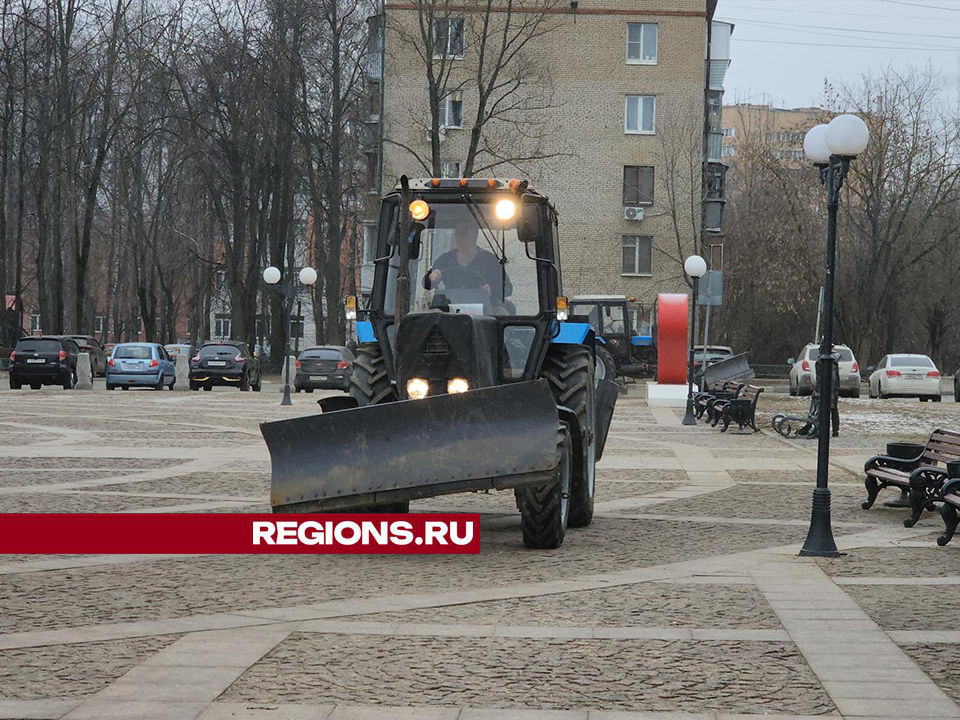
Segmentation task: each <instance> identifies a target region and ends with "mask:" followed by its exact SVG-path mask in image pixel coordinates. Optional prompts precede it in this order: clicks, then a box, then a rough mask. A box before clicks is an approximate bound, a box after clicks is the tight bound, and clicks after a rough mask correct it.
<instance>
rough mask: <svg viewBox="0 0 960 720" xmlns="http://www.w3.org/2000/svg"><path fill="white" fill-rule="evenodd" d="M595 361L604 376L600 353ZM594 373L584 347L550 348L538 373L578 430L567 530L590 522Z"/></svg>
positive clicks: (593, 484) (590, 355) (593, 475)
mask: <svg viewBox="0 0 960 720" xmlns="http://www.w3.org/2000/svg"><path fill="white" fill-rule="evenodd" d="M604 354H606V353H605V352H604ZM607 357H609V355H607ZM597 361H598V364H601V363H602V364H603V366H604V372H605V373H606V371H607V364H606V361H605V359H604V358H603V357H602V356H601V355H600V354H599V353H598V356H597ZM611 362H612V359H611ZM595 373H596V370H595V367H594V359H593V353H592V352H591V351H590V348H588V347H585V346H583V345H551V346H550V349H549V350H548V351H547V357H546V358H545V359H544V361H543V368H542V370H541V371H540V376H541V377H543V378H546V380H547V382H548V383H549V384H550V389H551V390H552V391H553V397H554V398H555V399H556V402H557V405H562V406H564V407H567V408H570V409H571V410H573V412H574V413H575V414H576V416H577V421H578V422H577V424H578V425H579V426H580V450H581V452H580V453H579V454H578V456H577V457H574V458H573V462H572V464H571V469H570V474H571V489H570V527H586V526H587V525H589V524H590V522H591V521H592V520H593V499H594V495H595V493H596V468H595V464H596V459H595V452H594V447H595V446H594V427H595V423H594V417H595V415H596V408H595V397H596V379H595ZM607 377H609V378H610V379H613V377H611V376H609V375H608V376H607Z"/></svg>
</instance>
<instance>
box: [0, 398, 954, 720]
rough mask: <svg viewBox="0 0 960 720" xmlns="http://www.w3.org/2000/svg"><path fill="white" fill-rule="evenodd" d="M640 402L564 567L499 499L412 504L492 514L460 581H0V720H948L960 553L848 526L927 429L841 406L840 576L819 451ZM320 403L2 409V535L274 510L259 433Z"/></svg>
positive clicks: (285, 564)
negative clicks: (812, 532) (121, 519)
mask: <svg viewBox="0 0 960 720" xmlns="http://www.w3.org/2000/svg"><path fill="white" fill-rule="evenodd" d="M638 390H642V388H638V387H636V386H633V387H631V392H630V394H628V395H627V396H625V397H623V396H622V397H621V398H620V401H619V405H618V410H617V414H616V416H615V418H614V423H613V426H612V428H611V433H610V441H609V444H608V446H607V450H606V453H605V455H604V459H603V462H602V463H601V464H600V466H599V469H598V484H599V489H598V494H597V512H596V517H595V520H594V523H593V524H592V525H591V526H590V527H589V528H584V529H578V530H571V531H570V533H569V534H568V537H567V540H566V542H565V543H564V545H563V547H562V548H560V549H559V550H557V551H553V552H532V551H529V550H525V549H524V548H523V547H522V545H521V543H520V541H519V527H518V524H519V523H518V518H517V515H516V509H515V506H514V504H513V501H512V496H511V494H510V493H499V494H493V495H459V496H457V495H454V496H448V497H445V498H437V499H433V500H430V501H424V502H423V503H420V505H419V508H420V509H422V510H424V511H452V512H457V511H465V512H481V513H483V514H482V521H481V552H480V554H479V555H476V556H451V557H428V556H382V557H381V556H362V557H349V556H343V557H332V556H331V557H326V556H271V557H256V556H248V557H244V556H202V555H201V556H115V555H100V556H69V555H67V556H54V557H49V556H48V557H31V556H15V557H14V556H6V557H4V556H0V610H2V612H0V718H70V719H71V720H76V719H77V718H158V719H163V718H177V719H180V718H184V719H191V718H204V719H205V720H222V719H224V718H248V719H250V720H254V719H257V720H259V719H265V718H278V719H280V718H282V719H284V720H297V719H300V718H311V719H313V718H332V719H335V720H346V719H347V718H353V719H355V720H356V719H365V718H377V719H378V720H379V719H380V718H393V717H396V718H404V717H409V718H457V719H459V720H470V719H474V720H485V719H486V720H493V719H494V718H495V719H496V720H510V719H511V718H517V719H519V720H546V719H548V718H555V719H556V720H584V719H587V718H605V719H606V720H644V719H645V720H750V719H751V718H754V719H758V718H760V717H763V718H765V719H767V720H770V719H771V718H772V719H779V720H788V718H789V719H790V720H803V719H804V718H812V717H824V716H827V717H829V716H833V717H841V716H842V717H849V718H858V719H859V720H868V719H869V718H871V717H874V718H881V717H883V718H892V717H904V718H921V717H923V718H926V717H936V718H960V709H958V706H957V704H956V702H957V701H960V682H958V680H957V678H958V677H960V660H958V658H960V625H957V621H956V619H955V617H954V615H955V612H953V609H954V608H955V607H956V604H957V601H958V599H960V597H958V595H957V593H958V588H960V554H958V552H960V546H958V545H950V546H948V547H946V548H938V547H936V545H935V544H934V542H933V538H934V537H935V534H936V532H937V531H938V529H939V518H938V517H937V516H936V515H933V514H928V515H926V516H925V517H924V518H923V520H921V522H920V523H919V524H918V526H917V527H915V528H913V529H911V530H906V529H904V528H903V527H902V525H901V523H900V521H901V520H902V518H903V514H904V513H903V511H898V510H892V509H889V508H883V507H881V506H879V504H878V506H876V507H875V508H874V509H873V510H871V511H869V512H865V511H862V510H860V508H859V501H860V499H861V496H862V492H863V491H862V478H861V477H859V475H858V474H857V470H858V467H862V463H863V461H864V460H865V459H866V458H867V457H869V456H870V455H872V454H874V453H875V452H876V451H878V450H880V449H882V447H883V445H884V443H885V442H887V441H889V440H898V439H907V438H904V437H898V436H897V435H896V434H893V433H894V432H895V431H896V430H897V427H898V425H897V419H896V418H897V413H898V412H906V411H907V410H908V411H909V414H910V424H909V425H908V426H906V427H907V428H908V429H909V431H910V432H909V433H908V435H909V436H910V438H911V439H912V438H913V436H914V435H916V434H917V432H919V430H918V429H917V428H919V427H920V425H921V424H922V421H923V419H924V417H926V416H925V415H924V413H927V412H929V411H928V410H927V409H925V408H924V409H921V410H920V411H919V412H918V411H917V409H916V408H914V407H912V406H910V407H909V408H908V407H907V406H906V405H904V404H901V405H897V404H895V403H886V404H883V405H878V406H876V407H877V408H878V412H877V413H876V415H877V417H876V422H875V423H871V420H870V417H871V416H870V408H871V407H872V406H870V405H867V404H865V402H864V401H859V402H858V403H856V402H854V401H850V404H849V405H847V404H844V405H842V407H841V412H843V411H844V408H845V407H846V409H847V410H848V411H849V413H850V414H851V417H852V418H853V419H852V420H851V421H850V422H849V423H847V424H846V425H844V426H843V429H844V435H843V437H842V438H841V439H840V440H841V441H840V442H839V443H837V447H838V448H839V450H838V452H837V453H836V454H835V455H834V464H833V466H832V467H831V473H830V477H831V483H832V484H833V486H834V517H835V520H836V525H835V533H836V535H837V540H838V544H839V545H840V546H841V549H842V550H843V551H844V552H845V555H844V556H843V557H842V558H840V559H837V560H828V561H824V560H821V561H811V560H808V559H802V558H798V557H797V556H796V552H797V549H798V547H799V544H800V543H801V542H802V540H803V538H804V535H805V532H806V525H807V522H808V520H809V507H810V506H809V501H810V491H811V489H812V485H813V480H814V472H813V470H814V468H815V466H816V456H815V446H813V445H811V444H804V443H785V442H783V441H782V440H781V439H780V438H778V437H775V436H773V435H772V434H770V433H766V432H765V433H761V434H756V435H755V434H753V433H743V434H740V433H736V432H732V431H731V432H728V433H726V434H724V435H721V434H720V433H719V432H718V431H717V430H715V429H711V428H708V427H705V426H704V425H702V424H701V425H698V426H697V427H694V428H688V427H683V426H682V425H681V424H680V422H679V419H680V415H681V414H682V413H680V412H679V411H675V410H671V409H663V408H655V409H651V408H648V407H647V406H646V404H645V403H644V402H643V400H642V399H641V398H642V394H640V393H639V392H638ZM316 398H317V395H316V394H314V395H311V396H294V406H293V407H292V408H282V407H280V406H279V403H278V399H277V397H276V395H275V394H273V393H270V394H268V393H261V394H256V393H243V394H241V393H237V392H232V393H231V392H215V393H169V394H167V393H150V392H130V393H106V392H98V391H94V392H92V393H84V394H80V393H63V392H62V391H54V390H52V389H50V390H47V389H45V390H42V391H40V392H30V391H19V392H11V391H7V390H2V391H0V513H2V512H131V511H140V512H253V511H257V510H265V509H266V508H267V503H266V492H267V489H268V487H269V471H270V465H269V457H268V455H267V452H266V449H265V447H264V445H263V443H262V440H261V439H260V437H259V432H258V423H259V422H261V421H263V420H271V419H279V418H283V417H293V416H296V415H300V414H306V413H312V412H314V411H315V409H316V406H315V400H316ZM841 402H842V403H843V402H844V401H841ZM793 404H795V403H794V402H793V401H792V399H791V400H785V399H784V398H780V397H771V398H770V399H769V400H768V398H767V396H766V395H764V396H762V397H761V413H762V414H763V413H766V414H767V415H769V414H772V412H775V411H776V410H779V409H782V408H784V407H787V406H790V407H791V408H792V405H793ZM905 408H906V409H907V410H905ZM938 412H939V413H940V414H942V413H944V412H955V413H956V415H957V417H958V419H960V407H957V406H954V405H953V404H944V406H943V407H942V408H938ZM932 417H933V416H932V415H931V418H932ZM938 417H939V416H938ZM941 421H942V420H941ZM414 509H417V505H416V504H415V505H414Z"/></svg>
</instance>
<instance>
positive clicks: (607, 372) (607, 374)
mask: <svg viewBox="0 0 960 720" xmlns="http://www.w3.org/2000/svg"><path fill="white" fill-rule="evenodd" d="M596 376H597V377H596V379H597V381H600V380H604V379H606V380H613V381H614V382H617V363H616V362H614V360H613V356H612V355H611V354H610V353H609V352H607V351H606V350H604V349H603V348H602V347H597V367H596Z"/></svg>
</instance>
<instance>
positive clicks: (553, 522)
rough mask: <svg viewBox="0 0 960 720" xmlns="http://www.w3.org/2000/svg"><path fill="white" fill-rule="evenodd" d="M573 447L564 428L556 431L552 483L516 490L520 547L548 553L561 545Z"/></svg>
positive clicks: (567, 508) (568, 511) (564, 425)
mask: <svg viewBox="0 0 960 720" xmlns="http://www.w3.org/2000/svg"><path fill="white" fill-rule="evenodd" d="M572 449H573V446H572V444H571V442H570V435H569V433H568V429H567V425H566V424H565V423H561V424H560V426H559V428H558V429H557V455H558V461H557V470H556V475H555V478H556V480H555V482H552V483H550V484H548V485H537V486H536V487H528V488H522V489H519V490H517V505H518V506H519V508H520V529H521V531H522V533H523V544H524V545H526V546H527V547H529V548H534V549H536V550H550V549H553V548H558V547H560V545H562V544H563V537H564V535H566V532H567V523H568V522H569V519H570V499H571V498H570V484H571V480H572V478H571V472H570V471H571V467H570V466H571V460H572V459H573V457H572V455H573V453H572Z"/></svg>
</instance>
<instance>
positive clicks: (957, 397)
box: [953, 367, 960, 403]
mask: <svg viewBox="0 0 960 720" xmlns="http://www.w3.org/2000/svg"><path fill="white" fill-rule="evenodd" d="M953 399H954V401H956V402H958V403H960V367H958V368H957V371H956V372H955V373H954V374H953Z"/></svg>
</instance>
